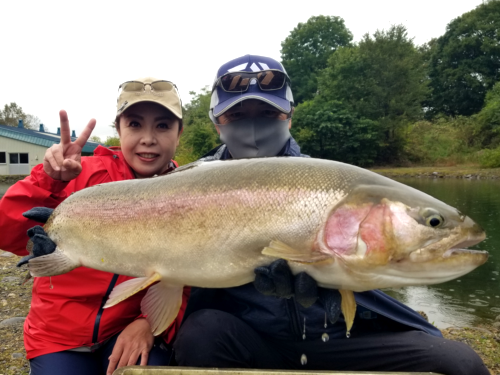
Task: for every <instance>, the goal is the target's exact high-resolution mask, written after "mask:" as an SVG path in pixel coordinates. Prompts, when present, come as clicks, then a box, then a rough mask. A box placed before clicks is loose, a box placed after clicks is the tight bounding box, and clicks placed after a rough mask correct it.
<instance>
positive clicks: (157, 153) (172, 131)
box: [118, 102, 181, 178]
mask: <svg viewBox="0 0 500 375" xmlns="http://www.w3.org/2000/svg"><path fill="white" fill-rule="evenodd" d="M179 125H180V122H179V119H178V118H177V117H175V116H174V115H173V114H172V112H170V111H169V110H168V109H166V108H165V107H163V106H161V105H159V104H156V103H151V102H141V103H137V104H134V105H133V106H131V107H130V108H128V109H127V110H126V111H125V112H124V113H123V115H121V116H120V124H119V128H118V134H119V136H120V143H121V149H122V153H123V156H124V157H125V160H126V161H127V163H128V165H130V167H131V168H132V169H133V170H134V172H135V175H136V177H137V178H146V177H152V176H154V175H160V174H162V173H163V172H165V171H166V170H167V169H168V168H169V166H170V160H171V159H172V158H173V156H174V154H175V150H176V148H177V146H178V145H179V138H180V135H181V132H179Z"/></svg>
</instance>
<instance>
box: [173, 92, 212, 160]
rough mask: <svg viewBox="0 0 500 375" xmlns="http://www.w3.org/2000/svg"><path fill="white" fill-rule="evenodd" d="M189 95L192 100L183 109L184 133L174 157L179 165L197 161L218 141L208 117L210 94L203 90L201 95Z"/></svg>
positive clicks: (193, 93) (192, 93)
mask: <svg viewBox="0 0 500 375" xmlns="http://www.w3.org/2000/svg"><path fill="white" fill-rule="evenodd" d="M190 94H191V95H192V96H193V99H192V100H191V102H190V103H189V104H187V105H186V106H185V108H184V115H183V122H184V131H183V134H182V136H181V140H180V142H179V146H178V147H177V152H176V156H175V160H176V161H177V162H178V163H179V164H180V165H184V164H187V163H190V162H193V161H195V160H197V159H199V158H200V157H201V156H203V155H204V154H206V153H207V152H208V151H210V150H211V149H212V148H214V147H215V146H217V144H218V141H219V136H218V134H217V132H216V130H215V127H214V125H213V123H212V121H211V120H210V118H209V117H208V111H209V110H210V95H211V92H210V91H209V90H208V89H207V88H204V89H202V90H201V93H198V94H197V93H195V92H190Z"/></svg>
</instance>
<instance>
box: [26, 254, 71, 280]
mask: <svg viewBox="0 0 500 375" xmlns="http://www.w3.org/2000/svg"><path fill="white" fill-rule="evenodd" d="M77 267H80V264H79V263H77V262H75V261H73V260H71V259H70V258H68V257H67V256H66V255H64V253H63V252H62V251H61V250H59V248H57V247H56V249H55V251H54V252H52V253H50V254H47V255H42V256H38V257H34V258H31V259H30V260H29V263H28V268H29V270H30V273H31V276H35V277H42V276H56V275H62V274H63V273H66V272H69V271H71V270H74V269H75V268H77Z"/></svg>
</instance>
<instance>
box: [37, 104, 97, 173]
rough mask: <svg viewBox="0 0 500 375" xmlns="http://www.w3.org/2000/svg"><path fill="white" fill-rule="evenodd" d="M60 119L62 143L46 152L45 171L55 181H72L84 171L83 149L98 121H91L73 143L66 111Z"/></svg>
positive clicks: (61, 114)
mask: <svg viewBox="0 0 500 375" xmlns="http://www.w3.org/2000/svg"><path fill="white" fill-rule="evenodd" d="M59 118H60V121H61V142H60V143H59V144H54V145H52V147H50V148H49V149H48V150H47V151H46V152H45V156H44V158H43V170H44V171H45V173H47V174H48V175H49V176H50V177H52V178H53V179H54V180H61V181H71V180H72V179H74V178H76V177H78V175H79V174H80V172H81V171H82V164H81V158H82V148H83V146H85V143H87V140H88V139H89V137H90V135H91V134H92V130H94V127H95V124H96V121H95V120H94V119H92V120H90V121H89V123H88V124H87V126H86V127H85V129H83V131H82V134H80V136H79V137H78V138H77V139H76V141H74V142H71V137H70V133H71V130H70V128H69V120H68V114H67V113H66V111H64V110H61V111H60V112H59Z"/></svg>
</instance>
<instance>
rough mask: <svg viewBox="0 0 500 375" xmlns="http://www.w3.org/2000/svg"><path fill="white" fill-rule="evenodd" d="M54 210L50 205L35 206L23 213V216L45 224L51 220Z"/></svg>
mask: <svg viewBox="0 0 500 375" xmlns="http://www.w3.org/2000/svg"><path fill="white" fill-rule="evenodd" d="M52 212H54V209H53V208H48V207H34V208H32V209H31V210H29V211H26V212H24V213H23V216H24V217H25V218H27V219H31V220H35V221H38V222H39V223H43V224H45V223H46V222H47V220H49V217H50V215H52Z"/></svg>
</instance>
